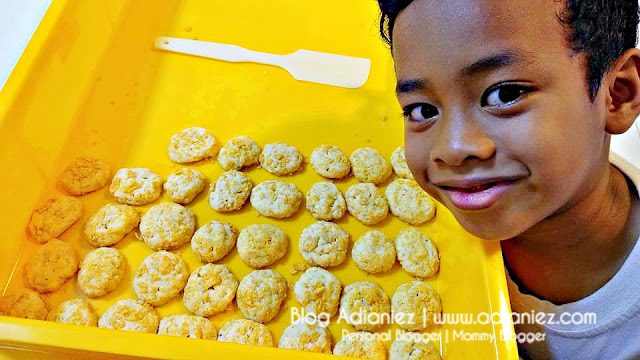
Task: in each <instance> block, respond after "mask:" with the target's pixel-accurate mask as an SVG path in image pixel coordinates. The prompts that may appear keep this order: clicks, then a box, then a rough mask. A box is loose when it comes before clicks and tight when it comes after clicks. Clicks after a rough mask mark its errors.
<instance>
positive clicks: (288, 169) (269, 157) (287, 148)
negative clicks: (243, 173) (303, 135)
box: [260, 143, 303, 175]
mask: <svg viewBox="0 0 640 360" xmlns="http://www.w3.org/2000/svg"><path fill="white" fill-rule="evenodd" d="M302 160H303V157H302V154H301V153H300V151H298V149H296V148H295V147H293V146H291V145H288V144H284V143H272V144H267V145H265V146H264V149H263V150H262V153H261V154H260V165H261V166H262V168H263V169H265V170H267V171H268V172H270V173H272V174H274V175H290V174H293V173H294V172H296V171H298V170H299V169H300V167H301V166H302Z"/></svg>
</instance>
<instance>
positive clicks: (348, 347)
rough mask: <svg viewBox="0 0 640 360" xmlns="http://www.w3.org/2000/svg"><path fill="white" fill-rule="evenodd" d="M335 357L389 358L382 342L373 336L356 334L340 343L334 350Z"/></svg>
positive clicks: (376, 359)
mask: <svg viewBox="0 0 640 360" xmlns="http://www.w3.org/2000/svg"><path fill="white" fill-rule="evenodd" d="M333 355H340V356H348V357H354V358H359V359H369V360H385V359H386V358H387V351H386V349H385V348H384V344H382V341H380V340H379V339H378V338H376V337H375V336H374V335H373V334H370V333H367V332H354V333H351V334H349V335H347V336H345V337H343V338H342V340H340V341H338V343H337V344H336V347H335V348H333Z"/></svg>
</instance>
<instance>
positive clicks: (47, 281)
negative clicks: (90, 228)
mask: <svg viewBox="0 0 640 360" xmlns="http://www.w3.org/2000/svg"><path fill="white" fill-rule="evenodd" d="M76 271H78V258H77V257H76V254H75V252H74V251H73V247H71V245H69V244H67V243H66V242H63V241H60V240H58V239H53V240H51V241H49V242H48V243H46V244H44V245H41V246H39V247H38V248H37V249H36V250H35V251H34V252H33V255H31V258H30V259H29V260H28V261H27V263H26V265H25V274H26V278H27V284H29V286H30V287H31V288H33V289H34V290H36V291H37V292H40V293H49V292H53V291H56V290H58V289H60V288H61V287H62V285H63V284H64V283H65V282H66V281H67V280H68V279H69V278H71V277H72V276H73V275H75V273H76Z"/></svg>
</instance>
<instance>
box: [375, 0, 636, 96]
mask: <svg viewBox="0 0 640 360" xmlns="http://www.w3.org/2000/svg"><path fill="white" fill-rule="evenodd" d="M550 1H551V0H550ZM553 1H564V2H565V3H566V5H565V10H564V11H563V12H562V13H560V14H558V20H559V21H560V22H561V23H562V24H563V25H564V26H565V28H566V29H567V42H568V44H570V46H571V48H572V49H573V51H574V53H575V54H578V53H585V55H586V61H587V83H588V84H589V94H590V96H591V100H592V101H593V99H594V98H595V96H596V94H597V93H598V90H599V89H600V82H601V81H602V77H603V76H604V75H605V74H606V72H607V71H608V70H609V67H610V66H611V65H612V64H613V62H614V61H615V60H616V59H617V58H618V57H619V56H620V55H622V53H624V52H625V51H626V50H627V49H630V48H633V47H635V46H636V43H637V26H638V0H553ZM412 2H413V0H378V4H379V5H380V11H381V12H382V14H381V17H380V33H381V34H382V38H383V39H384V40H385V42H387V44H389V46H391V47H393V39H392V36H391V35H392V32H393V25H394V23H395V20H396V17H397V16H398V14H399V13H400V12H401V11H402V10H404V9H405V8H406V7H407V6H409V4H411V3H412Z"/></svg>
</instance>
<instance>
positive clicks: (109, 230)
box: [84, 204, 140, 247]
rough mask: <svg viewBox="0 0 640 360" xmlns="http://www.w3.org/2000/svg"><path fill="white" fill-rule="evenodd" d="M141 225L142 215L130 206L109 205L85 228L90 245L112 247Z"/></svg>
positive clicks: (96, 214)
mask: <svg viewBox="0 0 640 360" xmlns="http://www.w3.org/2000/svg"><path fill="white" fill-rule="evenodd" d="M138 223H140V214H138V211H137V210H136V209H134V208H133V207H131V206H129V205H121V204H107V205H105V206H103V207H101V208H100V209H98V211H96V213H95V214H93V215H92V216H91V218H90V219H89V221H87V224H86V225H85V227H84V235H85V237H86V238H87V241H88V242H89V244H91V245H93V246H95V247H99V246H110V245H113V244H115V243H117V242H118V241H120V240H122V239H123V238H124V237H125V236H126V235H127V234H128V233H129V232H131V230H133V229H134V228H135V227H136V226H138Z"/></svg>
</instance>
